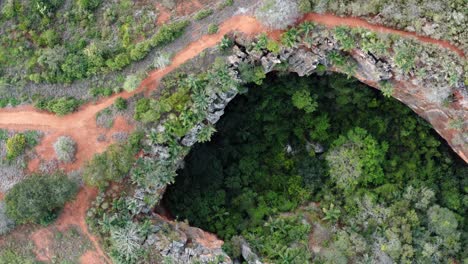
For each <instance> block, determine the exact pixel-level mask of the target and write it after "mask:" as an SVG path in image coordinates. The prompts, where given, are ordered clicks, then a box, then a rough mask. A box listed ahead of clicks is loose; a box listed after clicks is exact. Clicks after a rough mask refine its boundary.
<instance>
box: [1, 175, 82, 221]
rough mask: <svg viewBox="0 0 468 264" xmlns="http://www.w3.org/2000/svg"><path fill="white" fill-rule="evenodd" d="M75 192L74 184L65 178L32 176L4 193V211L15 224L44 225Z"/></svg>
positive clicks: (61, 176)
mask: <svg viewBox="0 0 468 264" xmlns="http://www.w3.org/2000/svg"><path fill="white" fill-rule="evenodd" d="M76 191H77V184H76V182H74V181H72V180H70V179H68V178H67V177H66V176H65V175H62V174H53V175H33V176H31V177H28V178H27V179H25V180H24V181H22V182H20V183H18V184H17V185H15V186H14V187H13V188H12V189H11V190H10V191H9V192H8V193H7V195H6V196H5V203H6V206H7V211H6V212H7V215H8V216H9V217H11V219H13V220H14V221H15V222H16V223H18V224H24V223H41V224H47V223H50V222H51V221H52V220H53V219H54V218H55V217H56V216H57V214H58V211H59V210H60V209H61V208H62V207H63V205H64V204H65V202H67V201H68V200H70V199H71V198H72V197H73V196H74V195H75V193H76Z"/></svg>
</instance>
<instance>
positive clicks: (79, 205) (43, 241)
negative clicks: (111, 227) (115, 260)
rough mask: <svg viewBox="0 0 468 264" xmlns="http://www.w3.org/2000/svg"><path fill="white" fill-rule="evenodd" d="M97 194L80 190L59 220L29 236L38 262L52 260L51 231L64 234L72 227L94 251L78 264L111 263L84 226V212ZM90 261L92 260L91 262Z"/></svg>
mask: <svg viewBox="0 0 468 264" xmlns="http://www.w3.org/2000/svg"><path fill="white" fill-rule="evenodd" d="M97 193H98V190H97V189H94V188H90V187H84V188H82V189H81V190H80V191H79V193H78V195H77V196H76V198H75V200H73V201H71V202H69V203H67V204H66V205H65V207H64V208H63V211H62V213H61V214H60V216H59V218H58V219H57V221H55V223H54V224H53V225H51V226H48V227H44V228H41V229H38V230H36V231H35V232H34V233H33V234H32V235H31V239H32V241H33V242H34V245H35V246H36V250H35V251H36V256H37V259H38V260H40V261H50V260H51V259H52V254H53V252H51V251H50V245H51V241H50V240H51V239H53V236H52V234H53V232H52V231H51V230H52V229H53V228H54V227H56V228H57V229H58V230H59V231H60V232H64V231H66V230H68V229H69V228H70V227H72V226H77V227H79V228H80V230H81V231H82V232H83V234H84V235H85V236H86V237H88V239H89V240H90V241H91V243H92V245H93V247H94V249H95V250H92V251H88V252H87V253H86V254H85V255H83V256H82V257H81V259H80V263H82V264H88V263H96V264H97V263H99V264H106V263H112V262H111V260H110V259H109V258H108V257H107V256H106V254H105V253H104V252H103V250H102V249H101V246H100V245H99V241H98V239H97V238H96V237H95V236H93V235H92V234H91V233H90V232H89V230H88V226H87V224H86V218H85V217H86V211H87V210H88V208H89V207H90V206H91V202H92V201H93V200H94V199H95V198H96V195H97ZM91 259H92V260H93V261H92V262H91Z"/></svg>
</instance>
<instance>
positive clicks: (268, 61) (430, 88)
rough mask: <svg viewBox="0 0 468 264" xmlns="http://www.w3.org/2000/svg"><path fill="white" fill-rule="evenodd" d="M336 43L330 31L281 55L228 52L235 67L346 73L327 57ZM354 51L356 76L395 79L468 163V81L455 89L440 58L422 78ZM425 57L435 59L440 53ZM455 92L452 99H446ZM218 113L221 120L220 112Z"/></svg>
mask: <svg viewBox="0 0 468 264" xmlns="http://www.w3.org/2000/svg"><path fill="white" fill-rule="evenodd" d="M236 42H237V43H243V42H245V41H244V40H239V41H236ZM336 48H337V42H336V40H334V39H333V38H331V37H329V36H327V37H323V38H322V39H318V40H317V42H316V44H315V45H314V46H312V47H306V45H298V47H295V48H282V49H281V50H280V52H279V53H278V54H272V53H269V52H263V55H262V53H261V52H258V51H253V50H252V51H249V50H245V49H244V48H239V47H235V48H234V54H233V55H232V56H229V57H228V61H229V62H230V63H231V67H232V68H234V69H237V67H238V65H239V64H240V63H250V64H254V65H261V66H262V67H263V69H264V70H265V71H266V72H271V71H273V70H275V66H276V65H278V64H280V63H282V62H287V64H288V65H289V66H288V71H290V72H296V73H297V74H298V75H299V76H306V75H310V74H312V73H313V72H314V71H315V69H316V68H317V65H319V64H322V65H325V66H327V67H328V69H329V70H330V71H335V72H343V70H342V69H338V68H335V67H332V65H331V64H330V62H329V61H328V59H327V54H328V53H329V52H330V51H331V50H336ZM244 50H245V51H244ZM350 56H351V57H352V58H353V59H354V61H355V62H356V64H357V67H356V69H355V72H354V73H353V76H354V77H356V78H357V79H359V80H360V81H361V82H363V83H366V84H367V85H369V86H371V87H374V88H376V89H381V85H382V82H383V81H386V82H390V83H391V84H392V85H393V97H394V98H396V99H398V100H399V101H401V102H403V103H404V104H406V105H407V106H408V107H410V108H411V109H412V110H413V111H414V112H416V113H417V114H418V115H419V116H421V117H423V118H424V119H426V120H427V121H428V122H429V123H431V125H432V126H433V128H434V129H435V130H436V131H437V132H438V133H439V134H440V135H441V136H442V137H443V138H444V139H445V140H446V141H447V142H448V144H449V145H450V146H451V147H452V149H453V150H454V151H455V152H456V153H457V154H458V155H459V156H460V157H461V158H462V159H463V160H465V161H466V162H468V114H467V113H468V93H467V91H466V87H465V86H464V84H463V82H462V81H459V82H458V83H457V84H456V85H455V87H456V88H455V89H454V88H452V87H453V86H452V87H450V86H449V85H448V84H447V83H446V81H445V80H444V77H443V76H442V75H441V74H439V73H438V69H437V68H436V66H437V64H435V63H429V64H428V65H426V66H425V67H426V68H425V69H427V70H428V71H429V72H430V73H428V74H426V75H425V76H424V77H419V76H418V75H417V74H416V73H414V72H410V73H409V74H405V73H403V72H402V71H401V70H400V69H398V68H397V67H396V66H395V62H393V61H391V58H378V57H376V56H375V55H373V54H370V53H368V52H364V51H363V50H360V49H358V48H355V49H353V50H352V51H351V52H350ZM421 56H427V55H421ZM424 60H427V61H431V60H434V58H429V57H428V58H424ZM454 70H455V71H459V70H460V69H458V68H457V69H454ZM451 97H453V100H452V102H448V103H447V102H445V101H444V100H446V98H451ZM212 118H213V120H217V118H218V116H217V115H215V116H213V117H212Z"/></svg>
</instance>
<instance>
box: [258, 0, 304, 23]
mask: <svg viewBox="0 0 468 264" xmlns="http://www.w3.org/2000/svg"><path fill="white" fill-rule="evenodd" d="M255 17H256V18H257V19H258V20H260V21H261V22H262V23H263V24H264V25H265V26H267V27H269V28H272V29H285V28H287V27H288V26H289V25H291V24H293V23H294V22H295V21H296V19H297V18H298V17H299V6H298V3H297V1H296V0H263V3H262V5H261V6H260V7H259V8H258V9H257V10H256V12H255Z"/></svg>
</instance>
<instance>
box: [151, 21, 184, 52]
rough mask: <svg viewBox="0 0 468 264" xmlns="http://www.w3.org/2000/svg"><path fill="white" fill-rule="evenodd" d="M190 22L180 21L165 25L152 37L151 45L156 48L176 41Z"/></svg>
mask: <svg viewBox="0 0 468 264" xmlns="http://www.w3.org/2000/svg"><path fill="white" fill-rule="evenodd" d="M189 23H190V22H189V21H178V22H174V23H172V24H169V25H163V26H162V27H161V29H159V31H158V33H156V34H155V35H154V36H153V37H152V38H151V40H150V43H151V46H152V47H153V48H155V47H158V46H161V45H165V44H167V43H169V42H172V41H174V40H175V39H176V38H178V37H180V36H181V35H182V33H184V29H185V28H186V27H187V26H188V24H189Z"/></svg>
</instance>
